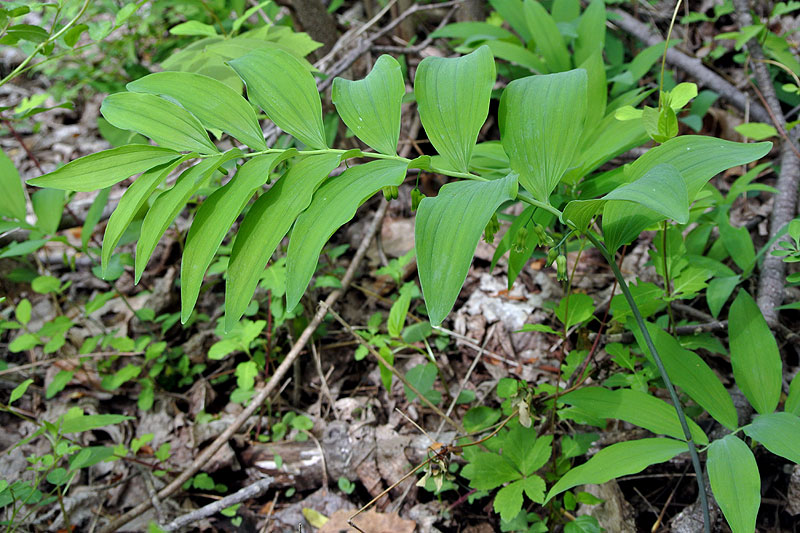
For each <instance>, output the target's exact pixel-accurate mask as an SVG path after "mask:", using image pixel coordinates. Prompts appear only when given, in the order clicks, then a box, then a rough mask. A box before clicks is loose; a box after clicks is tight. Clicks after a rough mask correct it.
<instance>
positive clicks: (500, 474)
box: [461, 452, 522, 490]
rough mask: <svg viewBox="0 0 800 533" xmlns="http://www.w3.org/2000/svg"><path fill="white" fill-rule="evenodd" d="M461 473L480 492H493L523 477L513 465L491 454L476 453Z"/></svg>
mask: <svg viewBox="0 0 800 533" xmlns="http://www.w3.org/2000/svg"><path fill="white" fill-rule="evenodd" d="M461 473H462V475H463V476H464V477H465V478H467V479H469V486H470V487H472V488H473V489H478V490H492V489H493V488H495V487H499V486H500V485H502V484H503V483H507V482H509V481H513V480H515V479H520V478H521V477H522V475H521V474H520V473H519V472H517V470H516V469H515V468H514V467H513V466H511V463H509V462H508V461H507V460H505V459H504V458H503V457H501V456H499V455H497V454H496V453H490V452H478V453H476V454H475V455H474V456H473V457H472V459H471V460H470V462H469V464H468V465H466V466H465V467H464V469H463V470H462V471H461Z"/></svg>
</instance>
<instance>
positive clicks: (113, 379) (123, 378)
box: [101, 364, 142, 391]
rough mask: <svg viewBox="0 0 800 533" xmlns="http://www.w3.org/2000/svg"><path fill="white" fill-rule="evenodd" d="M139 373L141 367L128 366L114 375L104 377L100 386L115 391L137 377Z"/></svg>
mask: <svg viewBox="0 0 800 533" xmlns="http://www.w3.org/2000/svg"><path fill="white" fill-rule="evenodd" d="M141 373H142V367H140V366H137V365H132V364H128V365H125V366H124V367H122V368H120V369H119V370H118V371H117V372H115V373H114V374H112V375H107V376H105V377H104V378H103V381H102V383H101V386H102V387H103V388H104V389H106V390H110V391H115V390H117V389H118V388H120V387H121V386H123V385H124V384H125V383H127V382H128V381H130V380H132V379H134V378H136V377H138V376H139V374H141Z"/></svg>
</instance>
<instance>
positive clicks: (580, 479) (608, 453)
mask: <svg viewBox="0 0 800 533" xmlns="http://www.w3.org/2000/svg"><path fill="white" fill-rule="evenodd" d="M688 450H689V447H688V446H687V444H686V443H685V442H681V441H678V440H674V439H657V438H654V439H640V440H632V441H628V442H620V443H617V444H612V445H611V446H609V447H607V448H603V449H602V450H600V451H599V452H597V453H596V454H595V455H593V456H592V458H591V459H589V460H588V461H586V462H585V463H584V464H582V465H580V466H577V467H575V468H573V469H572V470H570V471H569V472H567V473H566V474H564V475H563V476H562V477H561V479H559V480H558V482H556V484H555V485H553V487H552V488H551V489H550V492H548V493H547V498H546V499H545V501H544V503H547V502H549V501H550V500H551V499H552V498H553V497H554V496H557V495H558V494H561V493H562V492H564V491H565V490H567V489H571V488H572V487H576V486H578V485H586V484H592V485H596V484H601V483H605V482H606V481H609V480H611V479H615V478H618V477H621V476H627V475H630V474H637V473H639V472H641V471H642V470H644V469H645V468H647V467H648V466H650V465H654V464H657V463H663V462H664V461H669V460H670V459H672V458H673V457H675V456H676V455H678V454H680V453H683V452H686V451H688Z"/></svg>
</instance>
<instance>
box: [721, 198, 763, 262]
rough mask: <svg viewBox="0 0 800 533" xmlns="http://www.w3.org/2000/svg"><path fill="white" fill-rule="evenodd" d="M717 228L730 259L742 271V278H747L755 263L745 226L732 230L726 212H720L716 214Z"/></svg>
mask: <svg viewBox="0 0 800 533" xmlns="http://www.w3.org/2000/svg"><path fill="white" fill-rule="evenodd" d="M717 227H718V228H719V236H720V239H722V244H723V245H724V246H725V249H726V250H728V253H729V254H730V255H731V259H733V262H734V263H736V266H738V267H739V268H741V269H742V271H743V272H742V275H743V277H747V275H748V274H749V273H750V271H751V270H752V268H753V266H755V262H756V249H755V246H753V239H752V237H750V231H749V230H748V229H747V228H746V227H745V226H739V227H738V228H734V227H733V226H732V225H731V223H730V220H729V219H728V212H727V210H720V211H719V212H718V213H717Z"/></svg>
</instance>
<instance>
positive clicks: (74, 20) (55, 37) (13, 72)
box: [0, 0, 89, 87]
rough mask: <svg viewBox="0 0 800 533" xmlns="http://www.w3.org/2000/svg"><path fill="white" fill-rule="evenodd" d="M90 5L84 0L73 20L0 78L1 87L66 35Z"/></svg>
mask: <svg viewBox="0 0 800 533" xmlns="http://www.w3.org/2000/svg"><path fill="white" fill-rule="evenodd" d="M88 7H89V0H84V2H83V5H82V6H81V8H80V10H79V11H78V14H77V15H75V16H74V17H72V20H70V21H69V22H67V24H66V25H65V26H64V27H63V28H61V29H60V30H58V31H57V32H56V33H55V34H53V35H51V36H50V37H48V38H47V40H45V41H44V42H41V43H39V45H38V46H37V47H36V48H34V50H33V52H31V54H30V55H29V56H28V57H26V58H25V59H24V60H23V61H22V63H20V64H19V65H17V68H15V69H14V70H12V71H11V72H10V73H9V74H8V76H6V77H5V78H3V79H2V80H0V87H2V86H3V85H5V84H6V83H8V82H9V81H10V80H12V79H14V78H15V77H17V75H19V74H20V72H21V71H22V70H23V69H24V68H25V67H26V66H27V65H28V63H30V62H31V61H32V60H33V58H34V57H36V54H38V53H39V52H40V51H41V50H42V49H44V47H45V46H47V45H48V44H50V43H51V42H54V41H55V40H56V39H58V38H59V37H61V36H62V35H64V33H66V31H67V30H69V29H70V28H71V27H72V26H74V25H75V23H76V22H78V20H80V18H81V17H82V16H83V14H84V12H86V8H88Z"/></svg>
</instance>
